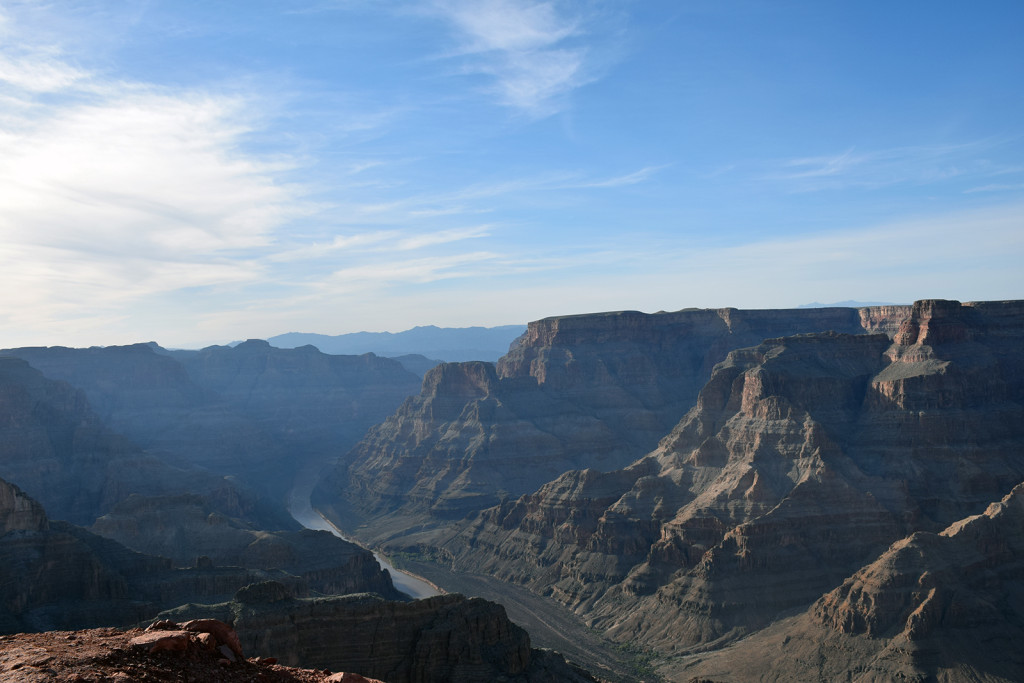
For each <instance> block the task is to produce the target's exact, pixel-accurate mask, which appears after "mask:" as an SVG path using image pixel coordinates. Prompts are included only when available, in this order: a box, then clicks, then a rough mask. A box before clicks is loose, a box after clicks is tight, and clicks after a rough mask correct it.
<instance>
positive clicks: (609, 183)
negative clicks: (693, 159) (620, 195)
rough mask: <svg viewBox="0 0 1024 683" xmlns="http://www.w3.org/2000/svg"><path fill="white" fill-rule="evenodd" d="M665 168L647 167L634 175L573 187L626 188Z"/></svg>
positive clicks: (584, 183) (583, 183)
mask: <svg viewBox="0 0 1024 683" xmlns="http://www.w3.org/2000/svg"><path fill="white" fill-rule="evenodd" d="M664 168H667V166H666V165H664V164H663V165H661V166H647V167H645V168H641V169H640V170H639V171H633V172H632V173H627V174H626V175H621V176H617V177H615V178H608V179H607V180H592V181H583V182H580V183H577V184H576V185H574V186H573V187H578V188H581V189H584V188H603V187H624V186H627V185H637V184H639V183H642V182H644V181H646V180H647V179H648V178H650V177H651V176H652V175H654V174H655V173H657V172H658V171H660V170H662V169H664Z"/></svg>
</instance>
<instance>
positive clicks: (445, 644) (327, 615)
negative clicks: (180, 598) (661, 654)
mask: <svg viewBox="0 0 1024 683" xmlns="http://www.w3.org/2000/svg"><path fill="white" fill-rule="evenodd" d="M200 611H201V612H202V613H203V614H205V615H207V616H212V617H213V618H216V619H221V620H223V621H228V622H230V623H233V625H234V628H235V629H236V630H237V632H238V635H239V638H240V640H241V645H242V648H243V649H244V650H245V651H246V652H248V653H250V654H258V655H263V654H267V655H269V654H270V653H271V652H273V653H274V654H273V656H276V657H278V658H279V661H281V662H282V663H287V664H301V665H302V666H307V667H314V668H329V669H333V670H338V669H342V670H346V671H358V672H360V673H361V674H363V675H365V676H372V677H374V678H379V679H381V680H385V681H388V682H389V683H421V682H422V683H428V682H429V683H433V682H437V683H441V682H451V683H459V682H465V683H470V682H474V683H475V682H476V681H497V680H504V681H510V682H518V683H541V682H545V683H546V682H548V681H550V682H551V683H555V682H556V681H565V682H567V683H572V682H578V683H583V682H585V681H594V680H595V679H593V678H591V677H590V676H589V675H587V674H586V673H585V672H583V671H581V670H579V669H577V668H576V667H573V666H571V665H569V664H567V663H566V662H565V660H564V659H563V658H562V657H561V656H559V655H556V654H554V653H551V652H547V651H541V650H535V649H532V648H531V647H530V638H529V635H528V634H527V633H526V632H525V631H524V630H522V629H521V628H519V627H518V626H516V625H515V624H513V623H512V622H510V621H509V620H508V618H507V617H506V616H505V611H504V609H503V608H502V607H501V606H500V605H496V604H494V603H490V602H487V601H485V600H481V599H479V598H465V597H463V596H461V595H455V594H449V595H442V596H437V597H434V598H427V599H424V600H415V601H413V602H404V603H403V602H390V601H386V600H383V599H381V598H379V597H377V596H372V595H349V596H342V597H332V598H319V599H296V598H293V597H291V596H290V595H289V593H288V591H287V589H286V588H285V587H284V586H282V585H280V584H275V583H273V582H270V583H265V584H260V585H254V586H250V587H248V588H246V589H244V590H242V591H239V593H238V595H237V596H236V597H235V600H234V601H232V602H231V603H226V604H222V605H212V606H202V607H195V606H187V607H184V608H179V609H176V610H172V611H170V612H167V613H165V614H164V615H162V617H165V618H170V619H173V620H179V621H180V620H182V619H187V618H189V617H191V616H193V613H196V614H198V613H199V612H200Z"/></svg>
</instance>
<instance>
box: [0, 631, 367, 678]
mask: <svg viewBox="0 0 1024 683" xmlns="http://www.w3.org/2000/svg"><path fill="white" fill-rule="evenodd" d="M202 622H205V623H201V625H197V624H196V623H186V624H171V623H164V624H160V626H162V627H164V628H163V629H159V630H154V629H152V628H150V629H147V630H145V631H143V630H142V629H138V628H134V629H128V630H126V631H120V630H117V629H113V628H100V629H87V630H79V631H70V632H69V631H49V632H46V633H19V634H16V635H7V636H0V679H2V680H3V681H4V682H5V683H42V682H43V681H54V680H59V681H81V682H83V683H84V682H86V681H109V682H116V683H133V682H136V681H217V682H218V683H252V682H253V681H260V683H384V682H383V681H379V680H376V679H368V678H365V677H363V676H360V675H359V674H355V673H350V672H346V673H331V672H329V671H316V670H313V669H296V668H294V667H286V666H281V665H280V664H278V663H277V661H276V659H275V658H273V657H252V658H249V659H241V658H239V656H237V655H235V654H234V652H233V650H232V649H231V647H230V641H231V638H230V636H231V635H233V634H234V632H233V630H232V629H231V628H230V627H228V626H226V625H225V624H222V623H220V624H219V623H217V622H214V621H212V620H209V619H207V620H202ZM197 626H198V627H199V628H202V629H205V630H199V631H197V630H189V629H196V628H197ZM165 629H173V630H165ZM222 636H226V638H222ZM236 638H237V636H236ZM232 657H233V658H234V661H232V659H231V658H232Z"/></svg>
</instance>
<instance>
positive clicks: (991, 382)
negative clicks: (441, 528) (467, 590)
mask: <svg viewBox="0 0 1024 683" xmlns="http://www.w3.org/2000/svg"><path fill="white" fill-rule="evenodd" d="M1022 341H1024V310H1022V306H1021V304H1019V303H1016V302H1010V303H1005V304H982V305H977V304H971V305H961V304H959V303H957V302H942V301H922V302H918V303H917V304H915V306H914V308H913V310H912V312H911V315H910V316H909V317H908V318H907V319H906V320H905V321H903V322H902V323H901V325H900V327H899V328H898V329H897V333H896V334H895V340H890V339H889V338H888V337H887V336H886V335H885V334H869V335H848V334H835V333H827V334H813V335H804V336H796V337H786V338H778V339H770V340H767V341H765V342H764V343H762V344H760V345H759V346H756V347H753V348H749V349H743V350H737V351H735V352H733V353H731V354H730V355H729V357H728V358H727V360H726V361H724V362H723V363H721V364H720V365H718V366H717V367H716V368H715V371H714V373H713V375H712V377H711V379H710V380H709V381H708V383H707V385H706V386H705V387H704V389H703V390H702V391H701V393H700V396H699V398H698V400H697V403H696V406H695V407H694V408H693V409H692V410H691V411H689V413H688V414H687V415H686V417H685V418H684V419H683V420H682V421H681V422H680V423H679V424H678V425H677V426H676V427H675V429H673V430H672V432H671V433H670V434H669V435H668V436H667V437H665V438H664V439H663V440H662V442H661V444H660V445H659V446H658V448H657V449H655V450H654V451H653V452H652V453H651V454H650V455H648V456H647V457H645V458H642V459H640V460H639V461H637V462H636V463H634V464H632V465H630V466H629V467H627V468H624V469H622V470H615V471H611V472H607V473H601V472H597V471H594V470H580V471H573V472H568V473H566V474H564V475H562V476H561V477H560V478H558V479H556V480H555V481H553V482H551V483H549V484H547V485H545V486H544V487H543V488H541V489H540V490H539V491H538V492H536V493H534V494H530V495H527V496H523V497H521V498H520V499H518V500H517V501H515V502H505V503H504V504H502V505H500V506H497V507H495V508H492V509H490V510H488V511H486V512H485V513H483V514H482V515H480V516H479V517H478V518H477V519H476V520H475V521H473V522H472V523H471V524H470V525H468V527H466V528H465V529H464V530H463V531H462V532H461V533H460V534H458V535H456V536H455V537H454V538H452V539H450V540H448V541H447V542H444V543H442V544H440V547H437V546H432V547H426V548H420V549H426V550H429V551H430V552H432V553H434V556H435V557H443V558H448V561H450V562H451V563H452V565H453V566H454V567H455V568H456V569H459V570H462V571H473V572H481V573H493V574H495V575H497V576H498V577H500V578H504V579H506V580H508V581H512V582H516V583H522V584H524V585H526V586H528V587H530V588H532V589H533V590H535V591H537V592H540V593H543V594H547V595H550V596H551V597H553V598H554V599H556V600H558V601H560V602H562V603H563V604H566V605H568V606H569V607H571V608H573V609H575V610H576V611H577V612H579V613H580V614H582V615H585V616H586V617H587V618H588V619H589V620H590V622H591V623H592V624H593V625H595V626H597V627H599V628H601V629H602V630H604V631H605V632H606V633H607V634H608V635H610V636H612V637H614V638H617V639H619V640H622V641H629V642H637V641H639V642H641V643H645V644H647V645H650V646H654V647H657V648H659V649H660V650H661V651H662V652H666V653H673V652H691V651H694V650H698V649H706V648H709V647H714V646H716V645H719V644H721V643H723V642H726V641H728V640H730V639H734V638H736V637H737V636H740V635H742V634H746V633H750V632H752V631H755V630H757V629H760V628H763V627H765V626H767V625H768V624H770V623H771V622H772V621H774V620H775V619H777V618H778V617H779V615H780V614H783V613H785V612H786V611H787V610H793V609H798V608H800V607H803V606H806V605H809V604H811V603H812V602H814V600H816V599H817V598H818V597H819V596H821V595H822V594H824V593H827V592H828V591H830V590H831V589H832V588H834V587H835V586H837V585H839V584H840V583H841V582H842V581H843V579H844V578H845V577H848V576H850V575H851V574H852V573H853V572H855V571H856V570H857V569H858V568H860V567H861V566H863V565H864V564H865V563H866V562H870V561H871V560H872V559H873V558H874V557H877V556H878V554H879V553H881V552H882V551H884V549H885V548H886V547H888V546H889V545H890V544H891V543H892V542H893V541H895V540H897V539H899V538H901V537H903V536H906V535H908V534H911V533H913V532H915V531H923V532H932V533H934V532H938V531H939V530H941V529H943V528H944V527H946V526H947V525H949V524H950V523H952V522H953V521H955V520H957V519H960V518H963V517H965V516H967V515H971V514H977V513H979V512H980V511H982V510H984V509H985V506H986V505H987V504H988V502H989V501H992V500H994V499H999V498H1001V497H1002V496H1003V495H1005V494H1006V493H1007V492H1008V491H1009V490H1010V489H1011V488H1012V487H1013V486H1014V485H1015V484H1017V483H1018V482H1020V481H1021V480H1022V479H1024V459H1022V458H1021V453H1022V452H1024V401H1022V398H1024V394H1022V387H1024V373H1022V372H1021V371H1022V369H1024V366H1022V364H1021V363H1022V361H1024V351H1022V349H1024V344H1022Z"/></svg>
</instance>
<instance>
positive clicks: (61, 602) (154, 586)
mask: <svg viewBox="0 0 1024 683" xmlns="http://www.w3.org/2000/svg"><path fill="white" fill-rule="evenodd" d="M0 519H4V520H7V522H5V531H4V533H2V534H0V632H3V633H13V632H19V631H44V630H51V629H62V628H63V629H67V628H88V627H93V626H100V625H104V626H109V625H129V624H133V623H136V622H139V621H141V620H144V619H147V618H150V617H152V616H153V615H154V614H156V613H157V612H158V611H160V610H161V609H166V608H168V607H171V606H174V605H179V604H182V603H183V602H203V603H206V602H218V601H222V600H226V599H229V598H230V597H231V596H232V595H234V594H235V592H236V591H238V589H239V588H241V587H243V586H246V585H248V584H251V583H254V582H259V581H265V580H268V579H276V580H279V581H281V582H283V583H285V584H287V585H289V586H290V590H291V591H292V592H294V593H298V594H303V595H304V594H306V593H308V591H309V584H310V583H311V582H315V580H316V579H317V578H322V577H317V575H316V572H315V568H314V569H311V570H310V572H309V576H306V577H303V576H297V575H295V574H292V573H289V572H286V571H283V570H281V569H278V568H274V569H265V570H261V569H247V568H243V567H237V566H234V567H230V566H229V567H225V566H215V565H214V564H213V563H212V562H209V561H204V562H199V563H197V566H195V567H190V568H184V569H176V568H174V567H173V565H172V563H171V561H170V560H168V559H165V558H162V557H154V556H151V555H144V554H142V553H137V552H134V551H132V550H129V549H128V548H126V547H124V546H123V545H121V544H119V543H117V542H115V541H112V540H109V539H106V538H103V537H100V536H97V535H95V534H92V533H90V532H88V531H86V530H85V529H83V528H81V527H78V526H75V525H72V524H68V523H66V522H58V521H52V520H48V519H47V518H46V516H45V514H43V512H42V508H41V507H40V506H39V505H38V504H37V503H35V502H34V501H33V500H31V499H29V498H27V497H26V496H25V495H24V494H22V493H20V491H19V490H18V489H17V487H14V486H13V485H10V484H8V483H7V482H4V481H2V480H0ZM310 534H313V535H315V536H316V537H317V538H316V541H315V542H313V543H307V545H312V546H331V545H333V542H326V541H325V539H323V538H321V535H320V534H318V533H317V532H310ZM304 540H308V539H304ZM339 542H340V543H343V542H341V541H340V539H339ZM345 545H348V544H345ZM358 553H359V554H361V555H362V556H366V557H369V560H370V561H371V562H373V558H372V556H370V553H368V552H366V551H362V550H359V551H358ZM354 559H356V560H358V558H354ZM317 561H318V560H313V561H312V564H316V562H317ZM373 566H375V567H376V562H373ZM338 573H339V572H337V571H336V570H332V575H334V576H336V575H337V574H338ZM376 574H377V575H378V576H376V577H371V578H376V579H377V581H378V583H379V582H380V581H381V580H383V581H385V582H386V586H385V587H387V588H390V580H388V579H387V576H386V575H384V577H380V576H379V574H380V568H379V567H377V568H376ZM354 578H355V579H357V580H358V579H359V578H360V577H359V576H356V577H354ZM393 591H394V589H393V588H391V593H392V594H393Z"/></svg>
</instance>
